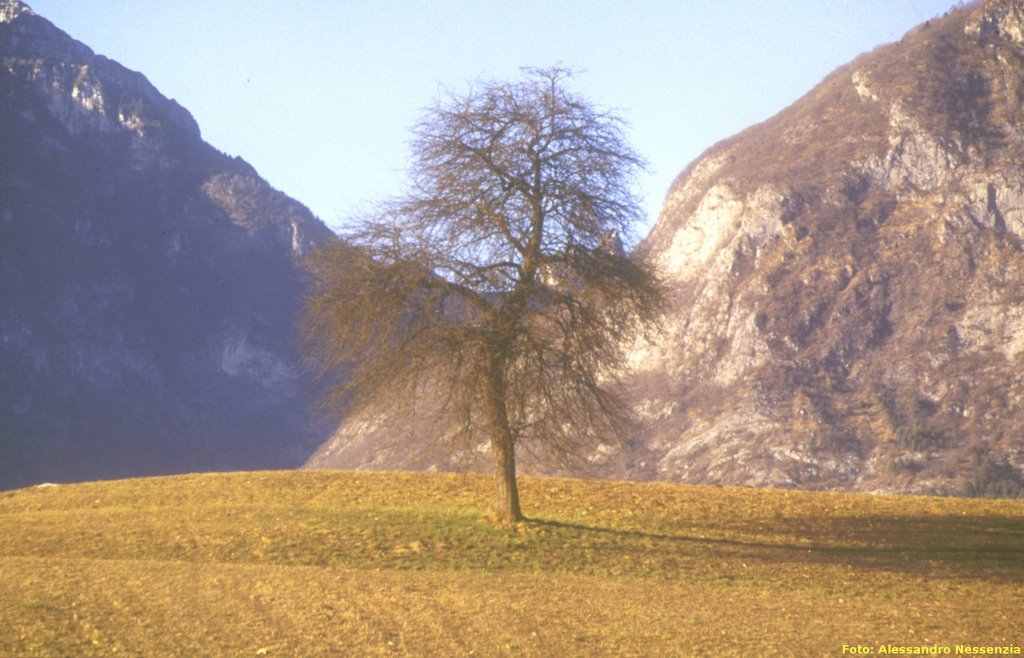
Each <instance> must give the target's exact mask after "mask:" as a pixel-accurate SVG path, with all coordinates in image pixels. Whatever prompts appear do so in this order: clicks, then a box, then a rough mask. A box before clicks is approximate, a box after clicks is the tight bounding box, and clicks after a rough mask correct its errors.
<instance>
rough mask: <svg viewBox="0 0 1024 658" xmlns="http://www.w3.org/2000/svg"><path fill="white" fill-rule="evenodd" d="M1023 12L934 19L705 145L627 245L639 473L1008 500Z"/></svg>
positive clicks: (1015, 405) (1022, 351) (1020, 331)
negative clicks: (632, 273)
mask: <svg viewBox="0 0 1024 658" xmlns="http://www.w3.org/2000/svg"><path fill="white" fill-rule="evenodd" d="M1022 163H1024V7H1022V5H1021V3H1020V2H1019V0H990V1H989V2H985V3H983V4H974V5H971V6H969V7H966V8H960V9H957V10H954V11H952V12H951V13H949V14H947V15H946V16H945V17H943V18H941V19H937V20H932V21H929V22H927V23H925V24H923V25H921V26H919V27H917V28H916V29H914V30H912V31H911V32H910V33H908V34H907V35H905V36H904V37H903V38H902V39H901V40H900V41H899V43H895V44H892V45H888V46H884V47H881V48H878V49H877V50H875V51H874V52H871V53H869V54H866V55H862V56H861V57H859V58H857V59H856V60H854V61H853V62H852V63H850V64H848V65H846V66H844V67H842V68H840V69H839V70H837V71H835V72H834V73H832V74H831V75H830V76H828V77H827V78H826V79H825V80H824V81H823V82H822V83H821V84H820V85H818V86H817V87H816V88H815V89H813V90H812V91H811V92H810V93H808V94H807V95H806V96H804V97H803V98H801V99H800V100H799V101H798V102H796V103H795V104H794V105H792V106H791V107H789V108H787V109H786V110H785V111H783V112H781V113H780V114H778V115H777V116H775V117H773V118H771V119H769V120H768V121H766V122H764V123H762V124H759V125H757V126H754V127H751V128H750V129H748V130H746V131H744V132H742V133H740V134H738V135H736V136H735V137H733V138H731V139H728V140H726V141H724V142H722V143H720V144H717V145H715V146H714V147H712V148H711V149H709V150H708V151H707V152H705V153H704V154H703V155H702V156H701V157H700V158H699V159H698V160H697V161H695V162H694V163H693V164H691V165H690V166H689V167H688V168H687V169H686V171H684V172H683V173H682V175H680V176H679V178H678V179H677V180H676V182H675V184H674V185H673V187H672V189H671V191H670V193H669V195H668V198H667V200H666V202H665V205H664V208H663V210H662V212H661V215H660V218H659V220H658V222H657V224H656V226H655V227H654V229H653V230H652V232H651V234H650V236H649V237H648V239H647V240H646V243H645V244H644V245H643V248H644V249H645V250H646V253H647V254H648V255H649V257H651V258H653V259H654V260H655V261H656V262H657V263H658V264H659V265H660V266H661V267H662V269H663V271H664V272H665V273H666V275H667V276H668V277H669V279H670V280H671V282H672V285H673V288H674V290H675V302H674V308H673V311H672V313H671V314H670V318H669V321H668V334H667V336H666V338H665V339H664V341H663V342H661V343H659V344H658V345H651V346H645V347H644V348H642V349H638V351H637V352H636V354H635V357H636V362H637V364H638V366H639V369H640V370H641V371H642V372H641V375H640V376H639V378H638V387H639V389H640V391H641V393H640V397H639V400H638V404H639V405H640V407H641V408H642V409H643V410H644V413H645V416H646V419H647V422H648V424H649V430H648V434H647V436H646V437H645V447H646V449H647V452H648V457H647V463H646V464H645V465H644V467H643V468H640V467H637V470H634V471H632V473H633V474H634V475H639V474H642V475H644V476H647V477H657V478H666V479H673V480H683V481H689V482H722V483H736V484H749V485H774V486H798V487H810V488H840V489H863V490H872V491H876V490H880V491H902V492H923V493H968V494H970V493H975V494H991V495H1016V494H1019V492H1020V491H1021V475H1020V468H1021V466H1022V464H1024V253H1022V243H1021V240H1022V239H1024V171H1022Z"/></svg>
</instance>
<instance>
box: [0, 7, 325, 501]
mask: <svg viewBox="0 0 1024 658" xmlns="http://www.w3.org/2000/svg"><path fill="white" fill-rule="evenodd" d="M0 63H2V66H0V487H3V486H14V485H18V484H28V483H31V482H38V481H41V480H65V479H72V480H74V479H92V478H99V477H112V476H122V475H139V474H148V473H171V472H180V471H184V470H207V469H229V468H230V469H235V468H260V467H285V466H291V465H297V464H299V463H301V462H302V460H303V459H304V458H305V456H306V455H308V454H309V452H310V451H311V450H312V449H313V448H314V447H315V446H316V445H317V444H318V443H319V442H320V441H321V440H322V439H323V433H322V430H321V429H320V428H318V427H317V426H316V424H315V423H314V422H312V421H311V419H310V417H309V413H308V403H309V400H310V396H311V390H310V385H309V383H308V381H307V378H306V376H305V375H304V373H303V372H302V371H301V369H300V368H299V355H298V353H297V352H296V350H295V348H294V342H295V339H294V333H293V324H294V319H295V315H296V313H297V312H298V308H299V305H300V302H301V295H302V286H303V282H302V280H301V271H300V269H299V268H298V266H297V261H298V259H299V258H300V257H301V256H302V255H303V254H304V253H306V252H307V251H308V250H309V249H311V248H312V247H313V246H314V245H316V244H319V243H321V242H322V241H324V240H326V239H328V238H329V237H330V235H331V233H330V231H329V230H328V229H327V227H326V226H324V225H323V224H322V223H321V222H320V221H319V220H318V219H316V218H315V217H314V216H313V215H312V214H311V213H310V212H309V211H308V210H307V209H306V208H305V207H304V206H302V205H301V204H299V203H297V202H295V201H293V200H292V199H290V198H288V197H287V196H285V195H284V194H282V193H281V192H278V191H276V190H274V189H273V188H271V187H270V186H269V185H268V184H267V183H266V182H265V181H263V180H262V179H261V178H260V177H259V176H258V175H257V173H256V172H255V171H254V170H253V168H252V167H251V166H249V165H248V164H247V163H245V162H244V161H242V160H241V159H238V158H230V157H228V156H226V155H224V154H222V153H220V152H219V151H217V150H216V149H214V148H212V147H211V146H209V145H208V144H206V143H205V142H204V141H203V140H202V138H201V136H200V132H199V128H198V126H197V124H196V122H195V120H194V119H193V118H192V116H191V115H190V114H189V113H188V112H187V111H186V110H185V109H184V108H182V107H181V106H180V105H178V104H177V103H176V102H174V101H173V100H169V99H167V98H165V97H164V96H162V95H161V94H160V93H159V92H158V91H157V90H156V89H155V88H154V87H153V86H152V85H151V84H150V83H149V82H148V81H147V80H146V78H145V77H144V76H142V75H141V74H139V73H136V72H134V71H130V70H128V69H126V68H124V67H122V66H121V65H119V64H118V63H117V62H114V61H111V60H109V59H107V58H105V57H103V56H100V55H96V54H94V53H93V52H92V51H91V50H90V49H89V48H88V47H86V46H84V45H83V44H81V43H78V42H76V41H74V40H73V39H71V38H70V37H68V36H67V35H66V34H64V33H63V32H61V31H60V30H59V29H57V28H56V27H54V26H53V25H51V24H50V23H49V22H47V21H46V20H45V19H43V18H42V17H40V16H38V15H36V14H34V13H33V12H32V11H31V10H30V9H29V8H28V7H27V6H25V5H23V4H22V3H19V2H16V1H14V0H0Z"/></svg>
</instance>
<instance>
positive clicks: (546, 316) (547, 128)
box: [305, 67, 663, 523]
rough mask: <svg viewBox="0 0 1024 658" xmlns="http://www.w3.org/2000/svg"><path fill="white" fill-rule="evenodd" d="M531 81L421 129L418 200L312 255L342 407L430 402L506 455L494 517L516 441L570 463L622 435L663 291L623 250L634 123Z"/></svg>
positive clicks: (417, 136)
mask: <svg viewBox="0 0 1024 658" xmlns="http://www.w3.org/2000/svg"><path fill="white" fill-rule="evenodd" d="M571 77H572V72H571V71H569V70H566V69H564V68H560V67H559V68H551V69H528V70H526V71H525V75H524V78H523V79H522V80H520V81H517V82H511V83H505V82H489V83H483V84H480V85H478V86H477V87H476V88H475V89H473V90H471V91H470V92H469V93H467V94H465V95H458V94H450V95H448V96H446V97H445V98H443V99H441V100H440V101H439V102H438V103H437V104H436V105H435V106H434V107H433V109H432V110H430V111H429V112H428V113H427V115H426V117H425V118H424V119H423V120H422V121H421V122H420V123H419V124H418V125H417V126H416V127H415V129H414V140H413V143H412V154H413V162H412V168H411V176H412V179H411V186H410V191H409V192H408V193H407V194H405V195H404V196H402V197H400V198H397V199H394V200H392V201H389V202H386V203H384V204H381V205H380V206H379V207H377V208H376V209H375V210H373V211H372V212H370V213H368V214H367V215H366V216H363V217H361V218H359V219H358V221H356V222H355V223H354V224H353V226H354V228H353V230H352V231H351V232H350V233H348V234H347V235H345V236H344V238H345V240H339V241H338V242H337V243H335V244H334V245H332V246H329V247H327V248H325V249H323V250H322V251H320V252H319V253H317V254H315V255H314V257H313V258H312V259H311V271H312V272H313V275H314V279H315V283H314V286H313V292H312V293H311V296H310V298H309V300H308V305H307V314H306V320H305V328H306V332H307V337H308V339H309V344H310V345H311V346H312V348H313V351H314V356H315V357H316V358H318V360H319V361H320V362H321V363H322V364H323V367H324V371H325V372H330V371H337V370H345V371H346V372H347V373H348V374H349V375H350V376H349V378H348V379H347V381H346V383H345V384H343V385H339V386H336V387H335V388H334V389H333V393H332V394H331V396H330V397H329V399H328V402H329V405H331V406H333V407H334V408H345V409H347V410H349V411H352V410H355V409H360V408H367V407H370V408H377V409H392V410H395V409H402V408H403V407H402V406H401V405H402V404H403V403H406V404H409V403H412V401H415V400H417V399H420V398H421V397H422V396H423V395H425V394H426V395H429V396H430V399H431V404H432V405H433V411H434V414H433V422H434V425H433V426H432V427H433V428H434V429H435V430H436V431H435V432H433V435H436V436H438V437H440V436H441V435H445V436H447V437H448V439H450V440H454V441H457V443H456V445H457V446H462V447H468V446H471V445H472V441H474V440H475V441H479V440H480V439H482V438H486V440H487V441H489V443H490V449H491V453H492V454H493V458H494V467H495V480H496V484H497V492H496V493H497V498H496V500H495V518H496V520H497V521H498V522H499V523H512V522H515V521H519V520H521V519H522V518H523V516H522V511H521V508H520V504H519V493H518V488H517V484H516V461H515V451H516V448H517V447H522V448H523V449H525V450H528V451H530V452H531V454H535V455H537V456H538V458H541V459H546V460H551V461H554V462H555V463H558V464H560V465H570V466H571V465H572V464H573V463H578V460H579V459H580V458H581V456H582V455H584V454H585V452H586V450H587V449H588V448H592V447H594V446H595V445H597V444H598V443H600V442H608V441H614V440H617V439H621V438H623V437H624V436H626V434H627V432H628V430H629V428H630V422H629V421H630V416H631V414H630V409H629V408H628V406H627V405H626V404H624V402H623V401H622V399H621V397H620V396H619V395H618V394H617V389H618V387H619V382H618V380H617V373H618V372H621V368H622V366H623V359H624V352H623V345H624V344H625V343H626V342H627V341H630V340H631V339H633V338H635V337H637V336H640V335H642V334H645V333H646V332H649V331H650V330H652V329H653V328H654V327H655V325H656V320H655V318H656V316H657V314H658V311H659V308H660V305H661V300H662V297H663V295H662V290H661V285H660V282H659V279H658V278H657V276H656V275H655V273H654V272H653V270H652V269H651V268H650V267H649V266H648V265H646V264H645V263H644V262H643V261H642V260H640V259H638V258H634V257H631V256H630V255H628V254H627V252H626V251H625V249H624V248H623V246H622V240H626V241H627V244H628V243H631V242H632V241H633V237H634V236H633V233H632V227H633V226H634V225H635V224H636V223H637V222H639V221H640V220H641V219H642V211H641V206H640V203H639V202H638V199H637V197H636V195H635V194H634V192H633V187H634V184H635V174H636V172H637V171H638V170H639V169H641V168H642V167H643V161H642V160H641V158H640V157H639V156H638V155H637V154H636V153H634V151H633V150H632V149H631V148H630V147H629V146H628V145H627V144H626V141H625V139H624V134H623V127H624V126H623V122H622V120H621V119H619V118H618V117H617V116H615V115H614V114H611V113H608V112H605V111H602V110H599V109H597V108H595V107H594V106H593V105H592V104H590V103H588V102H587V101H586V100H584V99H582V98H580V97H579V96H577V95H575V94H573V93H571V92H570V91H569V90H568V89H567V88H566V87H567V82H568V80H569V79H570V78H571Z"/></svg>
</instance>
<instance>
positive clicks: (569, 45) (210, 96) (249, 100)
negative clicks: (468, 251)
mask: <svg viewBox="0 0 1024 658" xmlns="http://www.w3.org/2000/svg"><path fill="white" fill-rule="evenodd" d="M27 1H28V4H29V5H30V6H32V8H33V9H35V10H36V11H37V12H38V13H40V14H42V15H43V16H45V17H46V18H48V19H49V20H51V21H52V22H53V23H55V24H56V25H57V26H58V27H60V28H61V29H63V30H64V31H66V32H68V33H69V34H70V35H71V36H72V37H74V38H76V39H78V40H80V41H83V42H85V43H86V44H87V45H89V46H90V47H91V48H92V49H93V50H95V51H96V52H98V53H100V54H103V55H106V56H108V57H111V58H113V59H116V60H118V61H119V62H121V63H122V64H124V65H125V66H127V67H129V68H131V69H135V70H138V71H141V72H143V73H144V74H145V75H146V76H147V77H148V78H149V80H150V81H151V82H152V83H153V84H154V85H156V87H157V88H158V89H160V90H161V91H162V92H163V93H164V94H165V95H167V96H169V97H171V98H175V99H176V100H178V102H180V103H181V104H182V105H184V106H185V107H187V108H188V109H189V110H190V111H191V112H192V114H193V115H194V116H195V117H196V120H197V121H198V122H199V125H200V127H201V129H202V131H203V136H204V137H205V138H206V140H207V141H208V142H210V143H211V144H213V145H214V146H216V147H217V148H219V149H220V150H222V151H225V152H227V153H229V154H231V155H240V156H242V157H243V158H245V159H246V160H248V161H249V162H250V163H252V164H253V165H254V166H255V167H256V168H257V170H258V171H259V172H260V174H261V175H263V176H264V177H265V178H266V179H267V180H268V181H270V183H271V184H272V185H274V186H275V187H277V188H279V189H281V190H283V191H284V192H286V193H288V194H289V195H291V196H293V197H295V198H296V199H298V200H300V201H302V202H303V203H305V204H306V205H308V206H309V207H310V208H311V209H312V210H313V212H314V213H316V214H317V215H319V216H320V218H321V219H323V220H324V221H326V222H327V223H328V224H330V225H332V226H333V227H335V228H337V227H339V226H341V225H342V224H343V222H344V217H345V216H346V215H347V214H349V213H351V212H353V211H355V210H357V209H358V208H360V207H362V206H365V205H366V204H369V203H372V202H374V201H377V200H380V199H382V198H385V197H388V196H392V195H395V194H398V193H400V192H401V191H402V188H403V184H404V181H405V167H406V166H407V162H408V139H409V128H410V126H411V125H412V124H413V123H414V122H415V121H416V120H417V119H418V118H420V117H421V116H422V112H423V108H425V107H427V106H429V105H431V104H432V102H433V101H434V100H435V99H436V98H437V97H438V95H439V94H440V93H441V91H442V90H443V89H445V88H449V89H455V90H465V89H466V85H467V84H468V83H469V82H471V81H472V80H475V79H480V78H497V79H511V78H514V77H516V76H517V75H518V71H519V68H520V67H522V66H548V65H552V64H555V63H561V64H565V65H569V66H572V67H576V68H579V69H583V70H584V73H583V74H582V75H581V76H580V77H579V78H578V79H577V81H576V88H577V89H578V90H579V91H580V92H581V93H582V94H583V95H585V96H587V97H588V98H589V99H590V100H591V101H593V102H594V103H596V104H598V105H600V106H603V107H609V108H614V109H616V110H617V111H618V112H619V114H620V115H621V116H623V117H624V118H625V119H626V120H627V121H629V123H630V124H631V129H630V133H629V135H630V139H631V141H632V143H633V146H634V147H635V148H636V149H637V150H638V151H639V152H640V153H641V154H643V155H644V157H646V158H647V159H648V160H649V162H650V165H651V168H650V172H649V174H648V175H647V176H645V177H644V178H643V181H642V184H643V189H642V193H643V195H644V198H645V199H646V204H647V208H646V210H647V214H648V216H649V218H650V221H651V222H653V220H654V218H655V217H656V216H657V212H658V208H659V206H660V204H661V200H662V199H663V197H664V195H665V193H666V192H667V191H668V188H669V186H670V184H671V182H672V180H673V179H674V178H675V176H676V175H677V174H678V173H679V172H680V171H682V169H683V168H684V167H685V166H686V165H687V164H688V163H689V162H690V161H691V160H693V159H694V158H695V157H697V156H698V155H699V154H700V153H701V152H702V151H703V150H704V149H706V148H707V147H709V146H711V145H712V144H714V143H715V142H717V141H718V140H720V139H723V138H725V137H728V136H729V135H732V134H734V133H736V132H739V131H740V130H742V129H743V128H746V127H747V126H749V125H751V124H753V123H756V122H759V121H762V120H764V119H767V118H768V117H770V116H772V115H773V114H775V113H777V112H778V111H780V110H782V109H783V108H784V107H786V106H787V105H789V104H790V103H792V102H793V101H795V100H796V99H797V98H799V97H800V96H802V95H803V94H804V93H806V92H807V91H809V90H810V89H811V88H812V87H813V86H814V85H815V84H817V83H818V82H819V81H820V80H821V79H822V78H824V77H825V76H826V75H827V74H828V73H829V72H831V71H832V70H833V69H835V68H836V67H837V66H840V65H841V64H844V63H845V62H847V61H849V60H851V59H852V58H854V57H855V56H856V55H858V54H860V53H862V52H866V51H868V50H871V49H872V48H874V47H875V46H878V45H880V44H883V43H888V42H892V41H896V40H898V39H899V38H900V36H901V35H902V34H903V33H904V32H906V31H907V30H909V29H910V28H911V27H913V26H914V25H916V24H918V23H921V22H924V21H925V20H927V19H929V18H933V17H935V16H941V15H942V14H943V13H944V12H945V11H946V10H947V9H948V8H949V7H950V5H951V3H952V0H716V1H711V0H674V1H673V0H650V1H645V0H633V1H627V0H616V1H611V0H588V1H583V0H514V1H513V0H506V1H497V0H490V1H488V0H477V1H470V0H431V1H429V2H427V1H421V2H412V1H407V0H405V1H403V0H378V1H372V0H364V1H359V2H357V1H355V0H291V1H288V2H284V1H281V0H276V1H274V2H268V1H265V0H216V1H192V0H27ZM644 232H645V230H644V229H641V233H644Z"/></svg>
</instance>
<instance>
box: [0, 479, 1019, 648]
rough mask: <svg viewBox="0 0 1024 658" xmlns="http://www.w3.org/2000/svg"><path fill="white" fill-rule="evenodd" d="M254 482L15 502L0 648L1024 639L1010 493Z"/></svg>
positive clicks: (1015, 508) (0, 570)
mask: <svg viewBox="0 0 1024 658" xmlns="http://www.w3.org/2000/svg"><path fill="white" fill-rule="evenodd" d="M522 485H523V486H522V488H523V501H524V504H525V505H526V512H527V514H529V515H531V516H532V517H533V518H534V519H535V520H534V521H531V522H529V523H526V524H522V525H520V526H519V527H518V528H517V529H516V530H515V531H513V532H509V531H505V530H501V529H498V528H496V527H493V526H491V525H490V524H488V523H487V522H486V514H487V512H486V510H487V509H488V503H489V494H490V491H491V484H490V481H489V480H488V479H486V478H480V477H475V476H456V475H440V474H415V475H413V474H393V473H347V472H333V473H332V472H309V471H307V472H290V473H244V474H242V473H240V474H217V475H201V476H186V477H174V478H161V479H152V480H130V481H122V482H108V483H95V484H84V485H74V486H60V487H48V488H35V489H27V490H21V491H15V492H7V493H0V621H2V623H0V655H13V656H23V655H30V656H31V655H43V656H64V655H76V656H77V655H112V654H116V655H145V656H173V655H183V656H188V655H231V656H234V655H238V656H256V655H271V656H273V655H278V656H316V655H384V654H387V655H390V654H398V655H470V654H473V655H536V656H547V655H588V656H590V655H823V656H829V655H842V653H841V652H842V645H843V644H844V643H845V644H857V643H863V644H868V645H872V646H873V647H875V648H877V645H878V644H881V643H889V642H891V643H897V644H931V643H939V644H945V645H948V646H951V647H952V646H953V645H954V644H956V643H967V644H980V645H1002V644H1008V643H1009V644H1013V643H1016V644H1018V645H1019V644H1021V638H1022V637H1024V613H1022V612H1021V611H1022V610H1024V587H1022V584H1024V506H1022V505H1021V504H1020V503H1019V502H1010V501H986V500H964V499H950V498H946V499H942V498H912V497H904V498H900V497H881V496H879V497H873V496H866V495H855V494H830V493H797V492H784V491H770V490H754V489H738V488H717V487H689V486H675V485H660V484H628V483H618V482H597V481H583V480H563V479H531V478H526V479H524V481H523V483H522Z"/></svg>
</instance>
